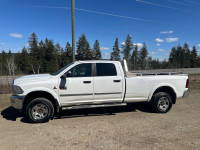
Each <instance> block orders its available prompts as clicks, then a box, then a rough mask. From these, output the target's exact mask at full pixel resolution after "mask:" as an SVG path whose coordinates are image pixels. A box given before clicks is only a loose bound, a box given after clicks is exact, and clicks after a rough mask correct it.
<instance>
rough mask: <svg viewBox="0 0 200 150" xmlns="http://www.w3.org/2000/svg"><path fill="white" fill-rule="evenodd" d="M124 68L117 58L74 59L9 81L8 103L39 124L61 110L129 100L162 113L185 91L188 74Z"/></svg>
mask: <svg viewBox="0 0 200 150" xmlns="http://www.w3.org/2000/svg"><path fill="white" fill-rule="evenodd" d="M125 64H126V63H125ZM125 68H127V67H126V66H125ZM125 70H126V69H125ZM126 71H127V70H126ZM126 71H124V69H123V67H122V65H121V63H120V62H118V61H102V60H101V61H76V62H73V63H71V64H69V65H67V66H66V67H64V68H62V69H61V70H59V71H58V72H56V73H54V74H41V75H28V76H22V77H20V78H18V79H15V80H14V81H13V84H12V88H13V96H12V97H11V99H10V100H11V105H12V106H13V107H14V108H16V109H18V110H23V111H25V113H26V117H27V118H28V119H29V120H30V121H31V122H33V123H42V122H48V121H49V119H51V118H53V116H54V115H55V114H57V113H58V112H59V111H61V110H67V109H81V108H95V107H110V106H122V105H126V104H127V103H133V102H150V103H151V106H152V108H153V110H154V111H155V112H158V113H166V112H168V111H169V110H170V109H171V107H172V104H175V103H176V99H177V98H181V97H185V96H187V95H188V94H189V90H188V86H189V80H188V75H185V74H175V73H157V74H141V73H130V72H129V73H128V72H126Z"/></svg>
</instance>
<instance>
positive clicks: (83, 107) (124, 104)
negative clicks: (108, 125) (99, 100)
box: [62, 103, 126, 110]
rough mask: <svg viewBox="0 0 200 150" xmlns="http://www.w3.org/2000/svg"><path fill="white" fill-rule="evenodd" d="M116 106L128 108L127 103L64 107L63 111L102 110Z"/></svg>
mask: <svg viewBox="0 0 200 150" xmlns="http://www.w3.org/2000/svg"><path fill="white" fill-rule="evenodd" d="M116 106H126V103H119V104H118V103H117V104H102V105H79V106H68V107H62V110H72V109H85V108H101V107H116Z"/></svg>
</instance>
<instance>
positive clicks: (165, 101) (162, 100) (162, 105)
mask: <svg viewBox="0 0 200 150" xmlns="http://www.w3.org/2000/svg"><path fill="white" fill-rule="evenodd" d="M151 106H152V108H153V110H154V111H155V112H157V113H167V112H168V111H169V110H170V109H171V108H172V98H171V96H170V95H169V94H168V93H165V92H159V93H156V94H155V95H154V96H153V97H152V100H151Z"/></svg>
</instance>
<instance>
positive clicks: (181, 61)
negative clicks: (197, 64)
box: [177, 44, 184, 68]
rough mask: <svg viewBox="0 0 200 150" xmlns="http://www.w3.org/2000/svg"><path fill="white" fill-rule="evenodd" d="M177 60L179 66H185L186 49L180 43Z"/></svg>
mask: <svg viewBox="0 0 200 150" xmlns="http://www.w3.org/2000/svg"><path fill="white" fill-rule="evenodd" d="M177 62H178V68H182V67H183V66H184V51H183V48H182V47H181V46H180V44H179V45H178V46H177Z"/></svg>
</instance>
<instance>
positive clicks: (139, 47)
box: [133, 43, 143, 49]
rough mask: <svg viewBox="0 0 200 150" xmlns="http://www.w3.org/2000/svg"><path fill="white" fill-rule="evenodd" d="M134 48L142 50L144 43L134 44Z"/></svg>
mask: <svg viewBox="0 0 200 150" xmlns="http://www.w3.org/2000/svg"><path fill="white" fill-rule="evenodd" d="M133 45H134V46H136V45H137V47H138V49H141V48H142V47H143V44H142V43H133Z"/></svg>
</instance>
